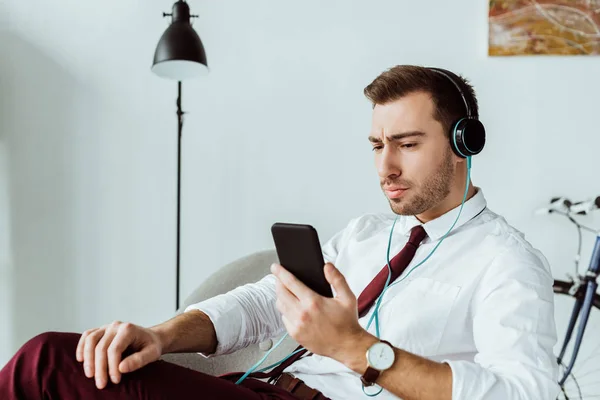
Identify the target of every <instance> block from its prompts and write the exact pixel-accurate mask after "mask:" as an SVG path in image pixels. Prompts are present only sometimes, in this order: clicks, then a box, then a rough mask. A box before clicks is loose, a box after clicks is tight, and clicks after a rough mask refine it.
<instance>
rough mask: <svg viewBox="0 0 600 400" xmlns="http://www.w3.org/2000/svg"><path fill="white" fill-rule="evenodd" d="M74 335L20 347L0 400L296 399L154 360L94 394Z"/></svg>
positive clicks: (43, 337) (1, 374) (47, 336)
mask: <svg viewBox="0 0 600 400" xmlns="http://www.w3.org/2000/svg"><path fill="white" fill-rule="evenodd" d="M80 336H81V335H80V334H77V333H61V332H47V333H43V334H40V335H38V336H36V337H34V338H33V339H31V340H29V341H28V342H27V343H25V344H24V345H23V346H22V347H21V349H20V350H19V351H18V352H17V353H16V354H15V355H14V357H13V358H12V359H11V360H10V361H9V362H8V364H7V365H6V366H5V367H4V368H3V369H2V370H1V371H0V399H2V400H82V399H84V400H121V399H123V400H125V399H127V400H131V399H144V400H159V399H160V400H166V399H177V400H186V399H190V400H191V399H193V400H198V399H203V400H216V399H225V400H228V399H232V400H233V399H235V400H267V399H271V400H297V398H296V397H295V396H294V395H292V394H291V393H288V392H286V391H284V390H283V389H281V388H279V387H276V386H274V385H271V384H268V383H265V382H262V381H260V380H256V379H251V378H248V379H246V380H245V381H243V382H242V384H241V385H236V384H235V383H234V382H231V381H229V380H226V379H223V378H218V377H214V376H210V375H207V374H204V373H202V372H197V371H193V370H191V369H188V368H184V367H180V366H178V365H175V364H172V363H168V362H165V361H162V360H160V361H156V362H153V363H151V364H148V365H147V366H145V367H143V368H140V369H139V370H137V371H134V372H130V373H127V374H122V377H121V382H120V383H119V384H117V385H115V384H113V383H112V382H110V379H109V381H108V385H107V386H106V387H105V388H104V389H102V390H100V389H98V388H96V384H95V382H94V378H87V377H86V376H85V373H84V372H83V364H82V363H79V362H78V361H77V359H76V358H75V349H76V348H77V342H78V341H79V338H80Z"/></svg>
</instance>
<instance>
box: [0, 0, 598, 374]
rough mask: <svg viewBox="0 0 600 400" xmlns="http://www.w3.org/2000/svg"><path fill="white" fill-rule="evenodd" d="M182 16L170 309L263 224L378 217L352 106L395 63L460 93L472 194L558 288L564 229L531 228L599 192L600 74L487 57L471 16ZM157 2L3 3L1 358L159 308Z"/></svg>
mask: <svg viewBox="0 0 600 400" xmlns="http://www.w3.org/2000/svg"><path fill="white" fill-rule="evenodd" d="M190 4H191V7H192V11H193V12H194V13H197V14H200V18H199V19H198V20H197V21H196V22H195V26H196V28H197V30H198V31H199V33H200V35H201V37H202V39H203V41H204V44H205V47H206V51H207V54H208V60H209V63H210V68H211V73H210V75H209V76H208V77H206V78H203V79H201V80H198V81H194V82H191V83H186V84H185V85H184V108H185V110H186V111H188V112H189V113H188V114H187V115H186V125H185V127H184V129H185V131H184V137H185V139H184V151H183V168H184V173H183V210H182V216H183V223H182V240H183V243H182V269H183V275H182V279H183V285H182V298H183V297H185V296H186V295H187V294H188V293H190V292H191V291H192V290H193V288H194V287H195V286H196V285H197V284H198V283H200V282H201V281H202V280H204V279H205V278H206V277H208V276H209V275H210V273H212V272H213V271H214V270H215V268H217V267H218V266H219V265H222V264H223V263H225V262H228V261H231V260H233V259H235V258H237V257H240V256H242V255H244V254H247V253H249V252H253V251H256V250H259V249H263V248H268V247H271V246H272V242H271V238H270V232H269V227H270V225H271V224H272V223H273V222H275V221H295V222H306V223H312V224H313V225H315V226H316V227H317V229H318V230H319V233H320V235H321V238H322V239H323V240H325V239H327V238H328V237H329V236H330V235H332V234H333V233H334V232H335V231H337V230H339V229H341V228H343V226H344V225H345V223H346V222H347V221H348V220H349V219H350V218H351V217H353V216H356V215H358V214H361V213H364V212H372V211H385V210H387V205H386V202H385V201H384V198H383V195H382V194H381V193H380V190H379V188H378V182H377V178H376V175H375V171H374V169H373V167H372V161H371V158H372V154H371V152H370V149H369V145H368V143H367V141H366V136H367V133H368V129H369V124H370V107H369V104H368V102H367V101H366V100H365V99H364V97H363V95H362V89H363V88H364V86H366V85H367V84H368V83H369V82H370V81H371V80H372V79H373V78H374V77H375V76H377V75H378V74H379V73H380V72H382V71H383V70H384V69H387V68H388V67H390V66H393V65H395V64H409V63H414V64H421V65H437V66H442V67H446V68H449V69H452V70H454V71H456V72H459V73H462V74H464V75H466V76H467V77H469V78H470V79H471V80H472V82H473V83H474V84H475V86H476V90H477V92H478V94H479V100H480V105H481V118H482V120H483V121H484V123H485V124H486V126H487V129H488V133H489V139H488V145H487V148H486V149H485V152H484V153H482V154H481V155H480V156H478V157H477V158H476V159H475V160H474V172H473V179H474V182H475V183H476V184H477V185H479V186H481V187H483V188H484V190H485V194H486V196H487V198H488V201H489V205H490V207H491V208H492V209H494V210H495V211H497V212H499V213H502V214H504V215H505V216H506V217H507V219H508V220H509V221H510V222H512V223H513V224H514V225H516V226H517V227H518V228H519V229H522V230H523V231H524V232H525V233H526V234H527V237H528V238H529V239H530V240H531V241H532V242H533V243H534V244H535V245H536V246H538V247H539V248H541V249H542V251H544V252H545V253H546V255H547V256H548V258H549V259H550V261H551V262H552V264H553V268H554V269H555V275H557V276H563V275H564V271H567V270H569V269H570V267H571V256H572V250H573V249H574V248H575V236H574V235H573V232H574V230H573V229H572V228H571V227H569V226H568V225H567V224H566V223H564V222H563V221H559V220H558V219H556V218H552V219H551V218H538V217H533V215H532V210H533V208H534V207H536V206H538V205H540V204H543V203H544V202H545V201H547V199H549V198H550V197H551V196H553V195H559V194H566V195H568V196H571V197H573V198H574V199H581V198H585V197H588V196H594V195H596V194H599V193H600V187H599V186H600V184H599V183H598V179H597V178H596V177H595V173H596V171H595V170H594V168H590V167H592V160H594V159H595V158H594V156H595V155H596V154H595V150H596V148H597V147H598V145H599V144H600V139H599V135H598V127H597V124H596V118H595V117H594V115H595V114H594V111H596V108H597V107H596V105H597V100H596V97H597V93H599V92H600V79H598V71H599V68H600V60H599V59H598V58H594V57H587V58H584V57H580V58H577V57H569V58H558V57H528V58H525V57H524V58H489V57H487V55H486V54H487V53H486V41H487V3H486V2H483V1H466V0H461V1H453V2H440V1H433V0H429V1H406V0H404V1H398V0H394V1H392V0H385V1H384V0H381V1H376V2H366V1H362V2H358V1H354V2H348V1H329V2H322V1H305V2H302V3H297V4H296V3H294V4H291V3H289V2H273V1H266V0H255V1H252V2H246V1H226V2H208V1H196V0H190ZM170 5H171V2H170V1H166V0H165V1H163V0H161V1H158V0H152V1H145V2H143V3H142V2H121V1H118V2H117V1H116V0H107V1H104V2H95V3H93V2H92V3H90V2H81V1H75V0H59V1H57V2H44V1H42V0H29V1H26V2H22V1H18V0H9V1H8V2H7V3H6V4H5V5H4V7H6V8H7V11H8V12H7V13H6V14H5V15H8V16H9V18H10V20H9V24H8V29H7V30H6V31H5V32H4V34H3V37H2V39H1V40H0V46H1V47H2V49H1V50H2V51H3V53H2V54H6V52H7V51H9V52H10V53H9V54H10V55H11V57H10V59H8V58H6V57H2V60H1V61H0V76H1V77H2V79H4V80H7V81H8V82H9V83H10V87H11V90H9V91H6V92H3V93H0V96H2V97H4V99H3V104H9V107H10V108H9V109H8V110H3V111H2V115H3V117H4V118H7V121H6V126H7V127H8V129H7V133H6V138H7V139H6V142H7V149H8V153H9V156H10V160H11V161H10V168H9V169H8V170H9V171H10V176H9V178H10V182H11V192H10V199H11V204H12V208H11V216H12V225H13V230H12V232H13V234H12V243H13V251H14V264H15V271H16V277H15V278H14V279H13V280H14V282H13V283H14V287H15V293H16V297H15V306H14V310H13V311H14V318H13V320H12V321H10V320H9V321H7V323H8V324H10V325H11V326H13V327H14V335H15V336H14V341H13V343H12V348H13V349H14V348H16V347H17V346H18V345H20V344H21V343H23V342H24V341H25V340H26V339H27V338H28V337H30V336H32V335H34V334H36V333H38V332H40V331H43V330H48V329H59V330H83V329H86V328H89V327H92V326H96V325H99V324H103V323H107V322H110V321H111V320H113V319H124V320H131V321H133V322H136V323H140V324H144V325H148V324H154V323H157V322H160V321H162V320H164V319H166V318H168V317H169V316H170V315H171V313H172V311H173V308H174V260H175V248H174V246H175V188H176V187H175V184H176V181H175V177H176V158H175V156H176V119H175V95H176V86H175V84H173V83H171V82H168V81H163V80H160V79H159V78H157V77H155V76H152V74H151V73H150V71H149V68H150V63H151V61H152V56H153V52H154V46H155V44H156V41H157V40H158V38H159V36H160V34H161V33H162V31H163V29H164V28H165V27H166V25H167V21H166V20H162V18H161V12H162V11H167V10H169V8H170ZM433 10H435V13H433ZM6 97H8V102H7V100H6ZM562 243H567V244H569V247H566V246H565V247H563V246H561V244H562ZM3 322H4V321H0V325H1V324H2V323H3ZM1 362H2V360H1V359H0V363H1Z"/></svg>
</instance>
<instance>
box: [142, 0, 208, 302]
mask: <svg viewBox="0 0 600 400" xmlns="http://www.w3.org/2000/svg"><path fill="white" fill-rule="evenodd" d="M167 16H168V17H172V20H171V24H170V25H169V27H168V28H167V30H166V31H165V32H164V33H163V35H162V37H161V38H160V40H159V42H158V45H157V46H156V52H155V53H154V62H153V64H152V72H154V73H155V74H156V75H158V76H160V77H161V78H167V79H172V80H176V81H177V93H178V94H177V121H178V124H177V261H176V265H175V280H176V289H175V310H178V309H179V287H180V285H179V280H180V279H179V276H180V269H179V259H180V257H179V256H180V234H181V229H180V227H181V131H182V129H183V114H184V112H183V111H182V110H181V81H183V80H186V79H189V78H194V77H197V76H200V75H206V74H207V73H208V63H207V62H206V53H205V51H204V46H203V45H202V41H201V40H200V37H199V36H198V34H197V33H196V31H195V30H194V28H192V25H191V24H190V19H191V18H196V17H197V15H190V7H189V5H188V4H187V3H186V2H185V1H183V0H179V1H177V2H176V3H175V4H173V11H172V13H171V14H167V13H163V17H167Z"/></svg>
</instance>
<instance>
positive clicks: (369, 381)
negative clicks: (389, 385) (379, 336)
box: [360, 340, 396, 386]
mask: <svg viewBox="0 0 600 400" xmlns="http://www.w3.org/2000/svg"><path fill="white" fill-rule="evenodd" d="M395 358H396V353H395V352H394V348H393V347H392V345H391V344H390V343H389V342H388V341H385V340H381V341H380V342H377V343H375V344H374V345H372V346H371V347H369V349H368V350H367V370H366V371H365V373H364V374H363V376H361V377H360V380H361V382H362V383H363V385H365V386H373V385H374V384H375V381H376V380H377V378H379V375H380V374H381V372H382V371H385V370H386V369H388V368H390V367H391V366H392V365H394V360H395Z"/></svg>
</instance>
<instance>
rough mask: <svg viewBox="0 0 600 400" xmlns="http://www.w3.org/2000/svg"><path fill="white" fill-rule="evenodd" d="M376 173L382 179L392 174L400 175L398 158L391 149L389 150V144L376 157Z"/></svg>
mask: <svg viewBox="0 0 600 400" xmlns="http://www.w3.org/2000/svg"><path fill="white" fill-rule="evenodd" d="M377 173H378V175H379V177H380V178H382V179H386V178H388V177H390V176H392V175H396V176H399V175H401V169H400V165H399V160H398V159H397V157H396V156H395V155H394V153H393V151H390V150H389V146H386V147H384V148H383V150H382V151H381V154H380V155H379V157H378V159H377Z"/></svg>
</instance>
